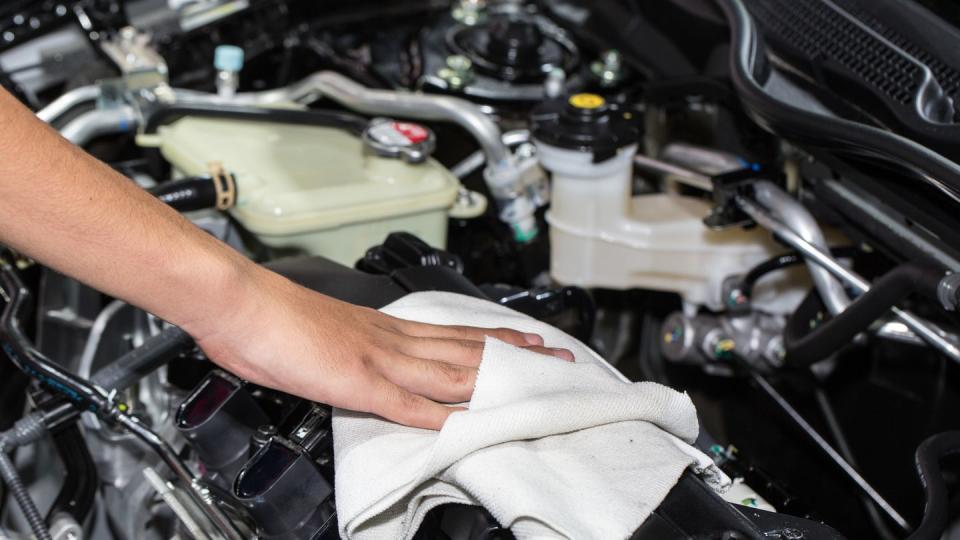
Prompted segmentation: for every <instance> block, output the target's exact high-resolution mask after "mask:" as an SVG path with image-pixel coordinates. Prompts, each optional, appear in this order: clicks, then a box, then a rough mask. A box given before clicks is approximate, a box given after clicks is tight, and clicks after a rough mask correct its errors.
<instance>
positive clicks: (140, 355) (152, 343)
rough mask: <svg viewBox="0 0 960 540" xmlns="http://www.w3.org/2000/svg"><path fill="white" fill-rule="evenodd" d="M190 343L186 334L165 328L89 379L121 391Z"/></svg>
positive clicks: (104, 386)
mask: <svg viewBox="0 0 960 540" xmlns="http://www.w3.org/2000/svg"><path fill="white" fill-rule="evenodd" d="M192 343H193V338H191V337H190V336H189V335H188V334H187V333H186V332H184V331H183V330H181V329H180V328H177V327H176V326H171V327H168V328H166V329H164V330H163V331H162V332H160V333H159V334H157V335H155V336H151V337H149V338H147V339H146V340H145V341H144V342H143V344H142V345H140V346H139V347H137V348H136V349H133V350H132V351H129V352H127V353H125V354H124V355H123V356H121V357H120V358H117V359H116V360H114V361H113V362H111V363H110V364H109V365H107V366H106V367H104V368H102V369H100V370H99V371H97V372H96V373H95V374H94V375H93V377H91V379H92V380H93V382H94V383H95V384H98V385H100V386H102V387H103V388H106V389H108V390H114V389H115V390H124V389H126V388H128V387H129V386H131V385H132V384H133V383H135V382H137V381H139V380H140V379H141V378H143V377H144V376H145V375H147V374H149V373H150V372H152V371H154V370H155V369H157V368H158V367H160V366H161V365H163V364H166V363H167V362H168V361H169V360H170V358H171V357H173V356H175V355H176V354H179V353H180V352H181V351H183V350H185V349H186V348H188V347H189V346H190V345H191V344H192Z"/></svg>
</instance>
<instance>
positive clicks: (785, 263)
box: [736, 246, 859, 298]
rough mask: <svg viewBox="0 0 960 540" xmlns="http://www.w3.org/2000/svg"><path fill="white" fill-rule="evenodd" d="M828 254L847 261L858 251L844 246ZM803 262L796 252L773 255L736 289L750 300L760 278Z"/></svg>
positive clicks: (750, 273)
mask: <svg viewBox="0 0 960 540" xmlns="http://www.w3.org/2000/svg"><path fill="white" fill-rule="evenodd" d="M830 252H831V253H832V254H833V256H834V257H837V258H840V259H847V258H850V257H853V256H854V255H856V254H857V253H858V252H859V250H858V249H857V248H855V247H850V246H845V247H836V248H831V249H830ZM804 262H806V260H805V259H804V258H803V256H802V255H801V254H800V253H799V252H797V251H788V252H786V253H781V254H779V255H775V256H773V257H771V258H769V259H767V260H765V261H763V262H762V263H760V264H758V265H756V266H754V267H753V268H751V269H750V271H748V272H747V273H746V274H744V276H743V278H741V279H740V283H739V284H738V285H737V286H736V288H737V289H738V290H739V291H740V294H742V295H744V296H745V297H747V298H750V296H751V295H752V294H753V287H754V286H755V285H756V284H757V282H758V281H760V279H761V278H763V277H764V276H766V275H767V274H769V273H771V272H775V271H777V270H781V269H784V268H788V267H790V266H795V265H798V264H801V263H804Z"/></svg>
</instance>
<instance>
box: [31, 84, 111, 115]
mask: <svg viewBox="0 0 960 540" xmlns="http://www.w3.org/2000/svg"><path fill="white" fill-rule="evenodd" d="M100 95H101V93H100V87H99V86H96V85H90V86H80V87H78V88H74V89H73V90H70V91H69V92H65V93H63V94H61V95H60V97H58V98H57V99H55V100H53V101H51V102H50V104H49V105H47V106H46V107H44V108H43V109H40V110H39V111H38V112H37V118H39V119H40V120H43V121H44V122H46V123H48V124H49V123H51V122H53V121H55V120H57V119H58V118H60V117H61V116H63V115H64V114H66V113H67V111H69V110H70V109H72V108H74V107H76V106H77V105H80V104H81V103H86V102H88V101H93V100H95V99H97V98H99V97H100Z"/></svg>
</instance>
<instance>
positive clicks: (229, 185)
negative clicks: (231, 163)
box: [207, 161, 237, 210]
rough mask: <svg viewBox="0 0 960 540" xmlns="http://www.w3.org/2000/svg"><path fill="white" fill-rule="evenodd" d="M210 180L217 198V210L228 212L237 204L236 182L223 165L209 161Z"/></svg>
mask: <svg viewBox="0 0 960 540" xmlns="http://www.w3.org/2000/svg"><path fill="white" fill-rule="evenodd" d="M207 170H208V171H209V172H210V180H211V181H213V189H214V190H215V192H216V196H217V210H228V209H230V208H233V206H234V205H235V204H237V180H236V178H234V176H233V175H232V174H230V173H228V172H227V171H226V169H224V168H223V163H221V162H219V161H211V162H210V163H208V164H207Z"/></svg>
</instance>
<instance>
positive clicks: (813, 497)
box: [0, 0, 960, 540]
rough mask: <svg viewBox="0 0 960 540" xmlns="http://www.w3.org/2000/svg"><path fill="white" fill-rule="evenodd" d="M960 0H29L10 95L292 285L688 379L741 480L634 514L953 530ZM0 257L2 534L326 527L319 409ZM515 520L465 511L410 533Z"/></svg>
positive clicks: (3, 68)
mask: <svg viewBox="0 0 960 540" xmlns="http://www.w3.org/2000/svg"><path fill="white" fill-rule="evenodd" d="M958 21H960V13H958V12H957V10H956V7H955V6H954V5H953V4H951V3H949V2H938V1H934V0H930V1H926V2H902V1H899V0H842V1H841V0H802V1H796V2H793V1H785V0H782V1H781V0H648V1H643V2H641V1H635V0H602V1H585V0H501V1H493V0H396V1H392V2H377V1H373V0H357V1H355V2H350V3H337V2H324V1H314V2H311V1H308V0H169V1H167V0H125V1H124V0H69V1H67V0H57V1H53V0H44V1H42V2H34V1H28V0H15V1H12V2H5V3H3V5H2V6H0V84H2V85H3V86H4V88H6V89H7V90H8V91H9V92H11V93H12V94H14V95H15V96H16V97H17V98H18V99H20V101H22V102H23V103H24V104H25V105H27V106H29V107H30V108H31V109H32V110H34V111H35V112H36V115H37V117H38V118H40V119H41V120H43V121H44V122H46V123H47V124H49V125H50V126H51V127H52V128H53V129H55V130H57V131H58V132H59V133H60V134H61V135H62V136H63V137H64V138H65V139H67V140H68V141H70V142H71V143H73V144H75V145H77V146H79V147H80V148H82V149H84V150H86V151H87V152H89V153H91V154H92V155H94V156H96V157H97V158H99V159H100V160H102V161H104V162H106V163H107V164H109V165H110V166H111V167H113V168H114V169H115V170H117V171H119V172H121V173H122V174H123V175H125V176H127V177H128V178H129V179H130V181H131V182H134V183H136V184H137V185H138V186H140V187H141V188H142V189H144V190H146V191H147V192H148V193H150V194H152V195H153V196H155V197H156V198H158V199H159V200H161V201H162V202H164V203H166V204H167V205H168V206H170V207H171V208H173V209H175V210H177V211H178V212H180V213H182V214H183V215H184V216H186V217H187V218H188V219H189V220H190V221H192V222H193V223H194V224H195V225H196V226H197V227H199V228H201V229H203V230H204V231H206V232H207V233H209V234H210V235H212V236H214V237H216V238H217V239H219V240H221V241H223V242H224V243H226V244H228V245H229V246H231V247H232V248H234V249H235V250H237V251H239V252H240V253H243V254H244V255H245V256H246V257H248V258H250V259H252V260H253V261H256V262H257V263H259V264H262V265H264V266H266V267H267V268H269V269H271V270H273V271H275V272H277V273H279V274H281V275H283V276H285V277H286V278H288V279H290V280H292V281H294V282H296V283H298V284H300V285H303V286H305V287H307V288H309V289H312V290H315V291H318V292H321V293H323V294H326V295H329V296H331V297H334V298H337V299H340V300H343V301H346V302H349V303H352V304H357V305H361V306H366V307H370V308H375V309H380V308H383V307H384V306H387V305H388V304H390V303H391V302H394V301H396V300H398V299H400V298H402V297H404V296H406V295H408V294H410V293H415V292H422V291H446V292H453V293H458V294H462V295H466V296H470V297H475V298H480V299H485V300H489V301H492V302H495V303H497V304H499V305H501V306H505V307H507V308H510V309H512V310H515V311H518V312H521V313H523V314H525V315H528V316H530V317H532V318H534V319H537V320H539V321H544V322H546V323H549V324H550V325H552V326H554V327H556V328H559V329H560V330H563V331H564V332H566V333H568V334H570V335H571V336H574V337H575V338H577V339H578V340H580V341H581V342H582V343H584V344H585V345H587V346H589V347H590V348H592V349H593V350H595V351H596V352H597V353H598V354H599V355H600V356H601V357H603V358H604V359H606V361H607V362H608V363H609V364H610V366H612V368H614V369H615V370H616V371H617V372H619V373H621V374H622V375H623V376H624V377H625V379H627V380H629V381H651V382H656V383H660V384H663V385H666V386H669V387H671V388H675V389H678V390H681V391H683V392H685V393H686V394H687V395H689V396H690V398H691V399H692V400H693V403H694V404H695V406H696V408H697V412H698V415H699V422H700V435H699V437H698V438H697V441H696V444H695V445H694V446H695V447H696V448H697V449H699V451H701V452H703V453H704V454H706V455H707V456H709V458H711V459H712V463H713V465H715V466H716V467H717V468H718V469H719V470H720V471H722V475H723V476H724V479H723V481H719V482H718V481H717V479H716V478H707V477H706V476H707V475H706V474H705V473H704V472H703V471H696V470H694V469H693V468H691V469H689V470H687V471H686V472H685V473H684V474H683V476H682V477H681V479H680V481H679V482H678V483H677V484H676V485H675V486H674V487H673V489H672V490H671V491H670V493H669V495H668V496H667V497H666V499H664V500H663V502H662V503H661V504H660V505H659V506H658V507H657V508H656V510H654V511H653V513H652V514H651V515H650V517H648V518H647V519H646V521H644V523H643V525H642V526H641V527H640V528H639V529H638V530H637V531H636V532H635V533H634V535H633V536H632V537H631V538H635V539H638V540H639V539H647V538H670V539H673V538H677V539H685V538H697V539H701V538H702V539H708V538H710V539H712V538H716V539H739V538H758V539H782V540H799V539H820V538H823V539H832V538H883V539H892V538H908V537H909V538H918V539H919V538H952V537H954V536H955V535H960V533H958V532H957V531H960V524H958V516H960V513H958V510H957V509H958V505H957V503H958V501H960V499H958V498H957V496H956V493H955V492H954V490H953V488H954V487H955V484H956V480H957V476H956V471H957V468H956V465H957V461H956V458H955V456H954V455H955V454H956V453H958V452H960V435H958V433H960V432H957V431H954V430H957V429H958V428H960V421H958V420H956V419H953V417H952V415H951V413H949V411H950V410H952V407H953V406H954V405H957V404H958V403H960V338H958V332H960V319H958V317H957V315H956V309H957V307H958V305H960V274H957V272H958V271H960V235H958V234H957V230H958V228H960V218H958V216H960V214H958V212H957V208H960V206H958V205H960V152H958V147H957V143H956V141H957V138H956V130H957V129H958V128H957V126H958V122H960V112H958V111H960V109H958V107H960V106H958V105H957V103H956V101H957V99H960V59H958V58H957V55H956V52H955V51H956V50H957V46H958V44H960V29H958V26H955V25H958V24H960V23H958ZM921 29H922V30H921ZM37 181H38V182H41V181H43V179H37ZM96 196H97V194H91V197H96ZM77 204H82V201H79V202H78V203H77ZM0 278H2V279H0V285H2V286H0V306H2V307H3V312H2V315H0V343H2V346H3V350H4V353H5V356H6V357H8V358H9V361H7V358H5V359H4V360H5V361H4V362H0V370H2V375H0V379H2V382H0V384H2V385H3V389H2V390H0V399H3V401H4V404H3V406H2V408H0V432H2V433H0V446H2V447H3V449H4V450H5V454H6V455H7V456H8V458H7V459H5V460H4V459H2V458H0V473H2V476H3V479H4V482H5V485H6V488H5V489H3V490H2V493H0V495H2V497H0V504H2V507H0V509H2V511H0V536H2V537H3V538H8V537H9V538H30V537H37V538H54V539H58V540H61V539H62V540H66V539H71V540H79V539H86V538H90V539H96V540H99V539H104V540H109V539H125V538H131V539H132V538H138V539H140V538H142V539H161V538H163V539H173V538H198V539H206V538H254V537H259V538H268V539H284V540H287V539H290V540H309V539H327V538H337V537H338V525H337V519H338V514H337V507H336V500H337V498H336V496H337V490H336V489H335V486H336V483H335V476H334V463H335V457H336V456H335V453H334V443H333V432H332V427H331V418H332V417H333V414H334V412H333V409H332V408H331V407H330V406H329V405H327V404H323V403H316V402H311V401H308V400H305V399H302V398H298V397H295V396H291V395H288V394H285V393H282V392H279V391H275V390H272V389H269V388H266V387H262V386H258V385H255V384H252V383H250V382H247V381H245V380H243V379H241V378H238V377H237V376H235V375H234V374H231V373H229V372H227V371H225V370H223V369H220V368H218V367H217V366H216V365H215V364H213V363H212V362H211V361H210V360H209V359H208V358H206V356H205V355H204V353H203V351H202V350H201V349H200V348H199V347H198V346H197V345H196V344H195V343H194V342H193V340H192V339H191V338H190V336H188V335H187V334H186V332H184V331H183V330H181V329H179V328H177V327H176V326H173V325H171V324H168V323H167V322H165V321H163V320H161V319H160V318H158V317H156V316H154V315H152V314H150V313H148V312H146V311H144V310H142V309H140V308H138V307H136V306H133V305H130V304H128V303H126V302H123V301H122V300H119V299H116V298H112V297H110V296H108V295H106V294H104V293H102V292H100V291H98V290H95V289H93V288H91V287H89V286H87V285H84V284H83V283H81V282H79V281H77V280H75V279H72V278H70V277H68V276H65V275H63V274H60V273H58V272H56V271H55V270H53V269H51V268H47V267H45V266H43V265H41V264H39V263H37V262H35V261H33V260H31V259H29V258H27V257H25V256H23V255H22V254H19V253H17V252H16V251H14V250H12V249H7V248H2V250H0ZM623 459H624V460H630V459H642V456H623ZM14 481H15V482H16V484H18V485H19V488H17V487H16V486H14V484H13V483H12V482H14ZM638 481H642V479H638ZM720 484H722V488H718V485H720ZM575 489H577V486H571V490H575ZM24 499H26V500H28V502H27V503H24ZM25 504H26V506H25ZM31 505H32V506H33V507H34V508H33V510H32V511H30V510H29V506H31ZM23 508H27V509H26V510H24V509H23ZM8 531H9V532H8ZM38 531H43V532H44V533H45V534H46V536H44V535H43V534H42V533H40V532H38ZM31 532H32V535H33V536H30V535H31ZM514 537H515V536H514V534H513V533H512V532H511V530H510V527H509V524H501V523H498V522H497V520H496V519H495V518H494V517H493V516H492V515H491V514H490V512H489V511H487V509H485V508H483V507H481V506H463V505H453V504H449V505H441V506H439V507H437V508H435V509H433V510H431V511H430V512H429V513H428V514H427V515H426V517H425V518H424V519H423V522H422V524H421V525H420V527H419V529H418V531H417V533H416V535H415V536H414V538H418V539H438V540H439V539H477V540H479V539H500V538H514Z"/></svg>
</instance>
